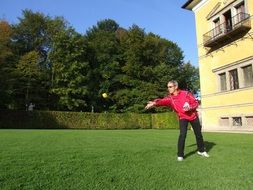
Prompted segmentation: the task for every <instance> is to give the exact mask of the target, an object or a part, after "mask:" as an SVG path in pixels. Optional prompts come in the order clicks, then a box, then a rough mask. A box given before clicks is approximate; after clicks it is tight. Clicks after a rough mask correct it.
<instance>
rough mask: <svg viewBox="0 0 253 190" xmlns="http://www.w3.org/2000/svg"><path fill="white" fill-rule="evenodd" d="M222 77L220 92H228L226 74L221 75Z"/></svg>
mask: <svg viewBox="0 0 253 190" xmlns="http://www.w3.org/2000/svg"><path fill="white" fill-rule="evenodd" d="M219 77H220V91H225V90H227V82H226V73H221V74H219Z"/></svg>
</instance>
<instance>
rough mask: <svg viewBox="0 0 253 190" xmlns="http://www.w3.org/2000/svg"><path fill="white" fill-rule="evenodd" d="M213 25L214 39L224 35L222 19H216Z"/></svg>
mask: <svg viewBox="0 0 253 190" xmlns="http://www.w3.org/2000/svg"><path fill="white" fill-rule="evenodd" d="M213 23H214V30H213V37H216V36H218V35H220V34H221V33H222V30H221V25H220V18H217V19H215V20H214V21H213Z"/></svg>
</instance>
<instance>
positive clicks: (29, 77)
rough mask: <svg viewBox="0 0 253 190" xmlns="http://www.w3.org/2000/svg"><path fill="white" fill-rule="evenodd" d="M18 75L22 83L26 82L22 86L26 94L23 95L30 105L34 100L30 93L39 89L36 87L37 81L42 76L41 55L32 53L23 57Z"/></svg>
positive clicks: (26, 102) (18, 67) (18, 66)
mask: <svg viewBox="0 0 253 190" xmlns="http://www.w3.org/2000/svg"><path fill="white" fill-rule="evenodd" d="M17 73H18V75H19V77H20V82H21V81H23V82H24V85H22V86H25V92H23V94H25V104H26V105H28V104H29V102H30V101H31V99H32V98H31V97H30V96H31V95H30V93H31V92H30V91H31V90H32V89H36V88H37V85H35V84H36V80H37V78H40V75H41V74H42V72H41V69H40V67H39V53H38V52H36V51H31V52H29V53H27V54H25V55H23V56H22V57H21V58H20V60H19V62H18V64H17ZM21 88H22V87H21ZM33 99H35V97H33Z"/></svg>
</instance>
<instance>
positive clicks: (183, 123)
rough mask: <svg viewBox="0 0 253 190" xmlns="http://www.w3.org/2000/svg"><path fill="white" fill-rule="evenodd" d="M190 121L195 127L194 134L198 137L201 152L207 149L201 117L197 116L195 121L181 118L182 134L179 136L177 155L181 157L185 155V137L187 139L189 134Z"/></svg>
mask: <svg viewBox="0 0 253 190" xmlns="http://www.w3.org/2000/svg"><path fill="white" fill-rule="evenodd" d="M189 122H190V123H191V126H192V128H193V131H194V134H195V137H196V142H197V146H198V151H200V152H204V151H205V147H204V141H203V136H202V133H201V125H200V122H199V118H198V117H197V118H196V119H195V120H193V121H188V120H186V119H180V120H179V127H180V134H179V137H178V146H177V147H178V152H177V155H178V156H180V157H184V147H185V139H186V135H187V126H188V123H189Z"/></svg>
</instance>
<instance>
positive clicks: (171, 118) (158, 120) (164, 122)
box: [151, 112, 179, 129]
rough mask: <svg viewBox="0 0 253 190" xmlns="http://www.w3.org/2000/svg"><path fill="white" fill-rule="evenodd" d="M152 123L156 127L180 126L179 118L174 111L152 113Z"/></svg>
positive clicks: (172, 127)
mask: <svg viewBox="0 0 253 190" xmlns="http://www.w3.org/2000/svg"><path fill="white" fill-rule="evenodd" d="M151 123H152V128H154V129H177V128H179V125H178V118H177V116H176V114H175V113H174V112H168V113H156V114H152V115H151Z"/></svg>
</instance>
